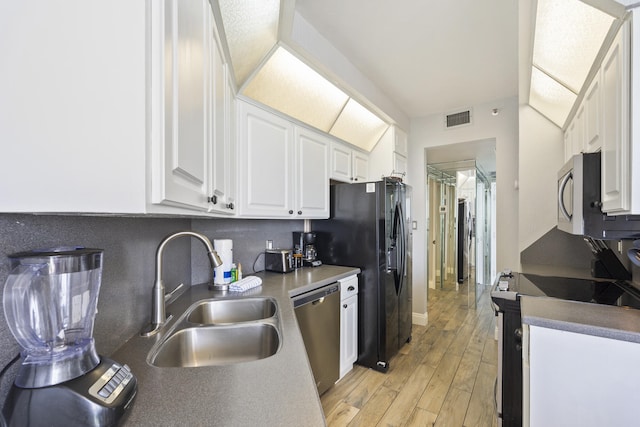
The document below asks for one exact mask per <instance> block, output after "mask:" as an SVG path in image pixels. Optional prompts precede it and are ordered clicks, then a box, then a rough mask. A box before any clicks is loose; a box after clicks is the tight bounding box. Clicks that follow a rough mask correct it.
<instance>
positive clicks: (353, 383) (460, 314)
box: [321, 284, 498, 427]
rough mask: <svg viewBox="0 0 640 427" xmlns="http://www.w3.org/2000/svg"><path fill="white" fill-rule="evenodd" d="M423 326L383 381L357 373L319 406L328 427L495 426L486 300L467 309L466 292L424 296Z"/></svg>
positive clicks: (493, 356)
mask: <svg viewBox="0 0 640 427" xmlns="http://www.w3.org/2000/svg"><path fill="white" fill-rule="evenodd" d="M427 303H428V313H429V325H428V326H426V327H424V326H416V325H413V334H412V341H411V342H410V343H408V344H406V345H405V346H404V347H403V348H402V349H401V350H400V353H399V354H398V355H396V356H395V357H394V358H392V359H391V362H390V369H389V372H388V373H386V374H382V373H379V372H376V371H374V370H371V369H367V368H364V367H362V366H359V365H355V367H354V370H353V371H352V372H350V373H349V374H347V376H345V377H344V378H343V379H342V380H341V381H340V382H338V384H336V385H335V386H334V387H332V388H331V389H330V390H329V391H327V392H326V393H325V394H324V395H323V396H322V398H321V401H322V406H323V409H324V412H325V416H326V419H327V425H328V426H329V427H338V426H350V427H351V426H363V427H365V426H366V427H370V426H422V427H424V426H454V427H455V426H481V427H492V426H497V419H496V416H495V402H494V386H495V380H496V372H497V359H498V355H497V341H495V340H494V338H493V337H494V326H495V320H494V315H493V310H492V308H491V301H490V297H489V292H488V291H487V292H484V294H483V295H482V297H481V298H480V301H479V303H478V308H477V309H474V308H471V309H468V308H467V292H466V287H464V286H461V288H460V290H459V291H456V290H455V285H451V284H448V285H445V289H443V290H440V289H429V294H428V301H427Z"/></svg>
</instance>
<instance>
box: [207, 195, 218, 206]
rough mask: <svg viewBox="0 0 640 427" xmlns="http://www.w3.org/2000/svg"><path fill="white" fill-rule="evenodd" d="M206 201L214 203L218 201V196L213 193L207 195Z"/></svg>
mask: <svg viewBox="0 0 640 427" xmlns="http://www.w3.org/2000/svg"><path fill="white" fill-rule="evenodd" d="M207 202H209V203H213V204H214V205H215V204H216V203H218V196H216V195H215V194H214V195H213V196H211V197H207Z"/></svg>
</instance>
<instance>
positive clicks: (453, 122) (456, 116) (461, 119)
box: [445, 110, 471, 128]
mask: <svg viewBox="0 0 640 427" xmlns="http://www.w3.org/2000/svg"><path fill="white" fill-rule="evenodd" d="M445 118H446V127H447V128H451V127H454V126H461V125H468V124H470V123H471V110H467V111H461V112H459V113H452V114H447V115H446V117H445Z"/></svg>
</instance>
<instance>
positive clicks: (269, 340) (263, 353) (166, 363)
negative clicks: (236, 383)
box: [147, 323, 280, 368]
mask: <svg viewBox="0 0 640 427" xmlns="http://www.w3.org/2000/svg"><path fill="white" fill-rule="evenodd" d="M279 347H280V335H279V334H278V330H277V328H276V327H275V326H274V325H272V324H270V323H249V324H238V325H227V326H198V327H191V328H186V329H181V330H178V331H175V332H174V333H172V334H171V335H170V336H169V337H168V338H167V339H166V340H165V341H163V342H161V343H160V345H158V346H156V347H154V349H152V351H151V352H150V354H149V357H148V358H147V361H148V362H149V363H150V364H152V365H154V366H157V367H162V368H172V367H174V368H176V367H198V366H216V365H230V364H235V363H242V362H249V361H253V360H260V359H264V358H267V357H269V356H273V355H274V354H276V352H277V351H278V348H279Z"/></svg>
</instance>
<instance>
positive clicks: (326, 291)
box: [292, 283, 340, 308]
mask: <svg viewBox="0 0 640 427" xmlns="http://www.w3.org/2000/svg"><path fill="white" fill-rule="evenodd" d="M339 291H340V286H339V285H338V284H337V283H332V284H330V285H329V286H324V287H322V288H320V289H315V290H313V291H310V292H307V293H304V294H302V295H298V296H296V297H293V298H292V300H293V307H294V308H298V307H301V306H303V305H305V304H308V303H311V304H313V305H318V304H322V303H323V302H324V299H325V298H326V297H328V296H329V295H331V294H334V293H336V292H339Z"/></svg>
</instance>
